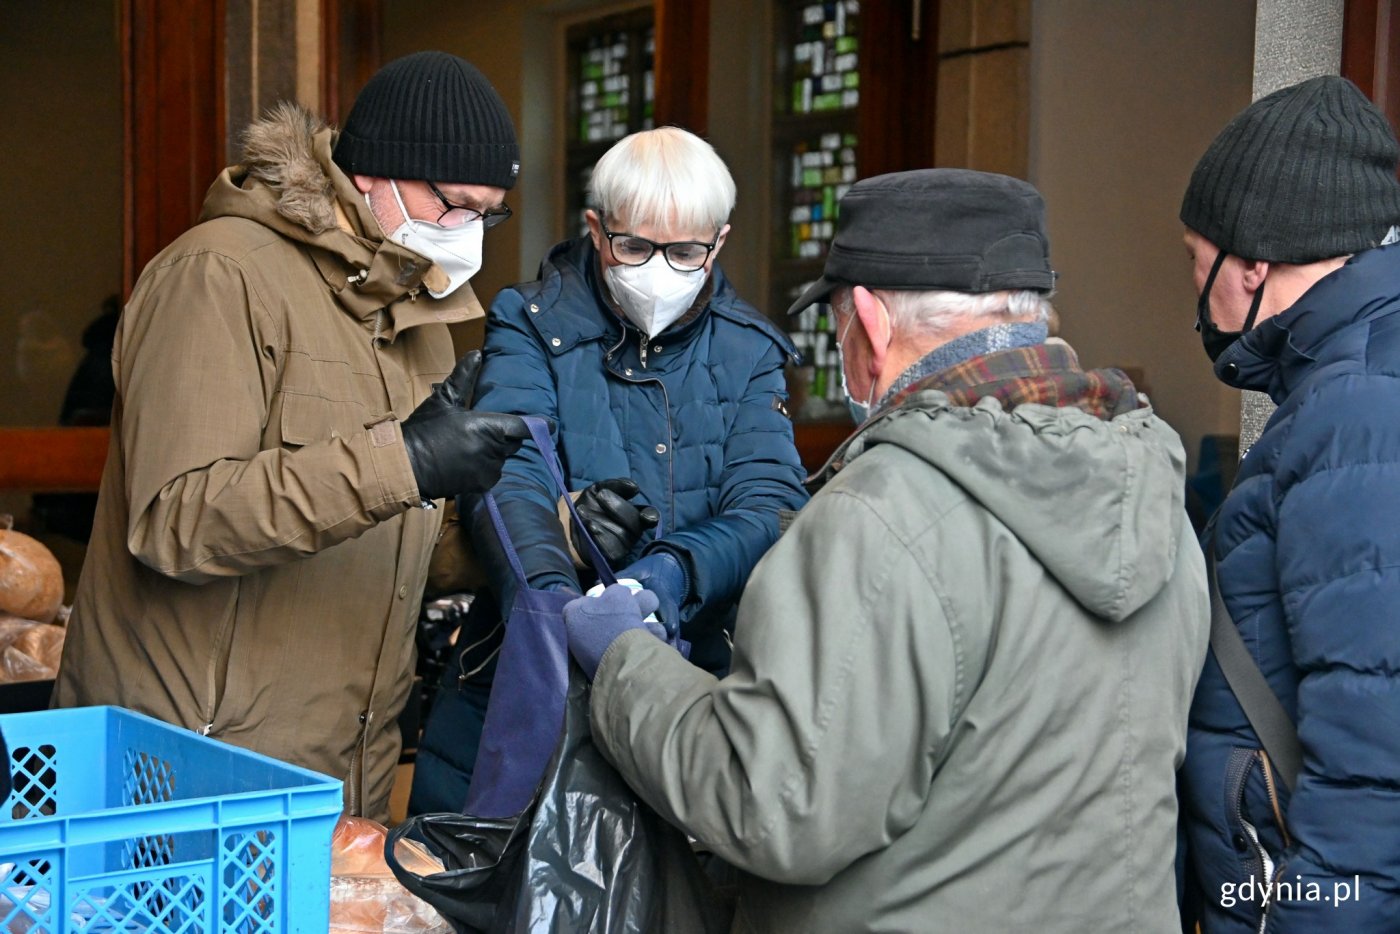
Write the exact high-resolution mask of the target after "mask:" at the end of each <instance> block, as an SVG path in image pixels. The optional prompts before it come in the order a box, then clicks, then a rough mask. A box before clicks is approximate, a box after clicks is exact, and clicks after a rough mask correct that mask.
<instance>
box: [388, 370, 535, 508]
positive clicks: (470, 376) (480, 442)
mask: <svg viewBox="0 0 1400 934" xmlns="http://www.w3.org/2000/svg"><path fill="white" fill-rule="evenodd" d="M480 370H481V351H479V350H473V351H472V352H471V353H469V354H467V355H466V356H464V357H463V358H462V359H461V360H459V361H457V366H456V367H454V368H453V370H452V374H451V375H450V376H448V377H447V380H446V381H445V382H441V383H438V384H436V385H435V386H433V391H432V393H430V394H429V395H428V398H426V399H424V400H423V401H422V402H421V403H419V405H418V408H416V409H414V410H413V414H412V415H410V416H409V417H408V418H406V419H404V423H403V443H404V447H405V448H407V449H408V463H409V465H410V466H411V467H412V468H413V479H414V480H415V481H416V482H417V483H418V493H419V495H421V496H422V497H423V498H424V499H425V500H428V499H442V498H444V497H448V496H455V495H456V494H458V493H480V492H484V491H486V490H489V489H491V487H493V486H495V485H496V481H497V480H499V479H501V467H502V466H503V465H504V464H505V462H506V458H508V457H510V456H511V455H512V454H514V453H515V452H516V450H517V449H518V448H519V447H520V445H521V444H522V443H523V442H524V441H525V439H526V438H528V437H530V430H529V428H527V427H526V426H525V422H524V420H522V419H521V418H520V417H519V416H517V415H502V414H499V413H496V412H473V411H472V410H471V409H470V408H469V406H470V404H471V397H472V392H473V390H474V389H475V387H476V376H477V373H478V372H479V371H480Z"/></svg>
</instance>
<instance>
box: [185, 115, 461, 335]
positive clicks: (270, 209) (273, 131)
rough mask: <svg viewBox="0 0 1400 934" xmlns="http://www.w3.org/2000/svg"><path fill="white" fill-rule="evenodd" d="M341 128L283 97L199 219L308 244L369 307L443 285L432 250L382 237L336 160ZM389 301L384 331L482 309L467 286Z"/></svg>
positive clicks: (331, 278) (361, 308)
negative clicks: (239, 221) (404, 302)
mask: <svg viewBox="0 0 1400 934" xmlns="http://www.w3.org/2000/svg"><path fill="white" fill-rule="evenodd" d="M334 141H335V131H334V130H333V129H331V127H329V126H328V125H326V124H325V123H324V122H323V121H321V120H320V119H319V118H317V117H315V116H313V115H312V114H310V113H309V112H307V111H306V110H304V109H302V108H301V107H298V106H296V105H295V104H289V103H282V104H278V105H277V106H276V107H274V108H273V109H272V110H271V111H269V112H268V114H267V116H266V117H265V118H264V119H262V120H259V121H257V122H255V123H253V124H251V125H250V126H249V127H248V128H247V130H245V131H244V136H243V161H242V162H241V163H240V164H238V165H234V166H229V167H228V168H226V169H224V170H223V172H221V173H220V174H219V177H218V178H217V179H215V181H214V184H213V185H211V186H210V188H209V192H208V194H207V195H206V196H205V199H204V207H203V210H202V212H201V214H200V218H199V219H200V221H201V222H204V221H208V220H213V219H215V218H220V217H238V218H244V219H246V220H251V221H254V222H256V223H258V224H261V225H262V226H264V227H267V228H269V229H270V230H273V231H275V232H276V233H277V234H279V235H280V236H282V237H285V238H287V239H288V240H292V241H295V242H297V243H301V244H304V245H306V246H307V247H309V248H310V251H311V257H312V259H313V260H314V261H315V263H316V265H317V267H318V268H319V269H320V271H321V274H322V275H323V276H325V278H326V282H327V284H328V285H330V287H331V289H332V291H333V292H335V293H336V298H337V300H338V301H339V302H340V303H341V305H343V306H344V307H345V308H346V309H347V310H349V311H350V312H351V313H353V314H355V315H357V316H359V317H369V316H371V315H373V314H375V313H377V312H378V311H380V310H381V309H384V308H387V307H389V306H393V305H395V303H397V302H399V300H401V299H403V298H417V297H418V294H419V292H420V291H422V289H423V287H424V286H429V287H433V288H438V289H441V288H443V287H444V286H445V285H446V282H447V279H446V276H445V275H444V273H443V272H442V271H441V270H440V269H438V268H437V267H436V266H434V265H433V264H432V262H431V261H429V260H428V259H427V258H425V257H423V256H420V255H419V254H417V253H415V252H413V251H412V250H409V249H407V248H406V247H402V246H399V245H398V244H396V243H393V242H392V241H389V240H386V239H384V235H383V233H382V232H381V230H380V228H379V223H378V221H376V220H375V219H374V215H373V213H371V211H370V209H369V205H368V203H367V202H366V201H365V197H364V195H363V194H361V193H360V191H359V190H358V189H357V188H356V187H355V185H354V182H353V181H352V180H351V179H350V178H349V177H348V176H347V175H345V173H343V172H341V171H340V169H339V168H337V167H336V166H335V164H334V163H333V162H332V161H331V146H332V144H333V143H334ZM423 299H424V300H423V301H421V302H414V303H412V304H413V307H403V306H400V307H395V308H390V311H391V315H392V318H393V320H392V321H391V322H390V326H389V329H388V330H387V331H386V332H385V336H386V337H388V338H390V339H392V336H393V333H394V332H395V331H396V330H403V329H404V328H405V327H409V326H412V325H414V324H419V323H424V322H426V321H438V322H443V323H451V322H456V321H465V320H468V319H471V318H478V317H484V315H485V312H484V311H483V310H482V308H481V305H480V303H479V302H478V301H477V299H476V296H475V295H474V294H473V293H472V291H471V288H470V287H469V286H463V287H461V288H459V289H457V290H456V291H454V292H453V293H451V294H450V295H448V296H446V297H445V298H442V299H430V298H428V297H427V295H426V294H425V295H424V296H423Z"/></svg>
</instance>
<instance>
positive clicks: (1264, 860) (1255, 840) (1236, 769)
mask: <svg viewBox="0 0 1400 934" xmlns="http://www.w3.org/2000/svg"><path fill="white" fill-rule="evenodd" d="M1239 751H1240V752H1244V751H1245V750H1239ZM1256 760H1258V761H1260V762H1262V751H1261V750H1258V749H1255V750H1252V751H1251V754H1250V755H1249V756H1247V757H1241V758H1239V759H1236V760H1234V762H1238V765H1236V764H1234V763H1233V762H1232V764H1231V767H1230V772H1229V774H1227V775H1226V787H1227V788H1234V787H1235V786H1236V783H1237V782H1238V786H1239V794H1237V795H1235V796H1234V797H1235V802H1234V812H1235V814H1234V816H1235V821H1236V823H1237V824H1238V825H1239V826H1240V827H1242V828H1244V832H1245V836H1246V839H1248V840H1249V842H1250V843H1251V844H1252V845H1253V848H1254V856H1255V858H1256V859H1258V861H1259V866H1260V871H1261V874H1262V875H1263V876H1264V880H1263V889H1264V896H1263V900H1262V901H1261V902H1260V906H1259V908H1260V911H1259V931H1260V932H1262V931H1263V930H1264V924H1265V922H1266V920H1267V918H1268V913H1269V896H1270V895H1271V894H1272V892H1273V880H1274V861H1273V860H1272V859H1271V858H1270V857H1269V853H1268V851H1267V850H1265V849H1264V844H1263V842H1262V841H1261V840H1260V839H1259V831H1258V830H1256V829H1255V827H1254V825H1253V824H1251V823H1250V822H1249V821H1247V820H1245V819H1244V811H1243V809H1242V808H1241V805H1242V803H1243V802H1244V796H1245V787H1246V784H1247V782H1248V780H1249V770H1250V769H1251V768H1252V767H1253V765H1254V762H1255V761H1256ZM1236 773H1238V774H1236ZM1264 774H1265V784H1266V786H1268V785H1269V784H1270V783H1269V781H1268V769H1267V768H1265V769H1264ZM1270 794H1271V796H1272V789H1270Z"/></svg>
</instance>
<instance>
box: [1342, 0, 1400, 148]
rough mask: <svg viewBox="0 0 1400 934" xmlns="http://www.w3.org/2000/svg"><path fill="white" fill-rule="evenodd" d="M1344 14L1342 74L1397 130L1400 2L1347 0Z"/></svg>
mask: <svg viewBox="0 0 1400 934" xmlns="http://www.w3.org/2000/svg"><path fill="white" fill-rule="evenodd" d="M1343 17H1344V18H1343V20H1342V76H1343V77H1345V78H1350V79H1351V80H1352V81H1354V82H1356V85H1357V87H1359V88H1361V90H1362V91H1364V92H1365V93H1366V94H1367V95H1368V96H1369V97H1370V98H1371V100H1373V101H1375V102H1376V106H1377V107H1379V108H1380V109H1381V111H1382V112H1383V113H1385V115H1386V116H1387V117H1389V118H1390V125H1391V126H1392V127H1394V128H1395V129H1396V131H1397V132H1400V2H1397V0H1347V2H1346V7H1345V11H1344V14H1343Z"/></svg>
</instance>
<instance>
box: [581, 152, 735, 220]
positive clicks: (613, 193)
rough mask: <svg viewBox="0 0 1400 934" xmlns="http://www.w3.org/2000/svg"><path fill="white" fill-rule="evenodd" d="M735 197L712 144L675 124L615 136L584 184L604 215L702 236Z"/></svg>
mask: <svg viewBox="0 0 1400 934" xmlns="http://www.w3.org/2000/svg"><path fill="white" fill-rule="evenodd" d="M734 197H735V188H734V178H733V176H731V175H730V174H729V169H728V168H727V167H726V166H725V164H724V161H723V160H722V159H720V157H719V156H718V155H717V154H716V153H715V150H714V148H713V147H712V146H711V145H710V144H709V143H707V142H705V141H704V140H703V139H701V138H700V137H698V136H696V135H695V134H694V133H690V132H687V131H686V130H682V129H681V128H680V127H674V126H664V127H659V128H657V129H655V130H643V131H642V132H640V133H633V134H632V135H631V136H625V137H623V138H622V139H620V140H618V142H617V144H616V145H615V146H613V147H612V148H611V149H609V150H608V151H607V152H606V153H604V154H603V158H601V159H599V160H598V164H597V165H596V166H594V168H593V178H592V179H591V180H590V181H589V183H588V203H589V204H590V205H591V206H592V207H593V208H594V209H595V210H596V211H598V213H599V214H601V215H602V216H603V219H604V220H608V219H610V218H611V219H614V220H618V221H624V222H626V223H627V224H628V225H629V226H630V227H634V228H635V227H641V226H647V225H649V226H655V227H661V228H663V229H668V230H672V231H684V232H688V233H694V234H699V233H705V234H706V239H708V238H709V236H710V234H711V233H713V232H714V231H717V230H719V229H720V228H721V227H723V226H724V224H725V222H726V221H727V220H728V219H729V213H730V212H731V211H733V210H734Z"/></svg>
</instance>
